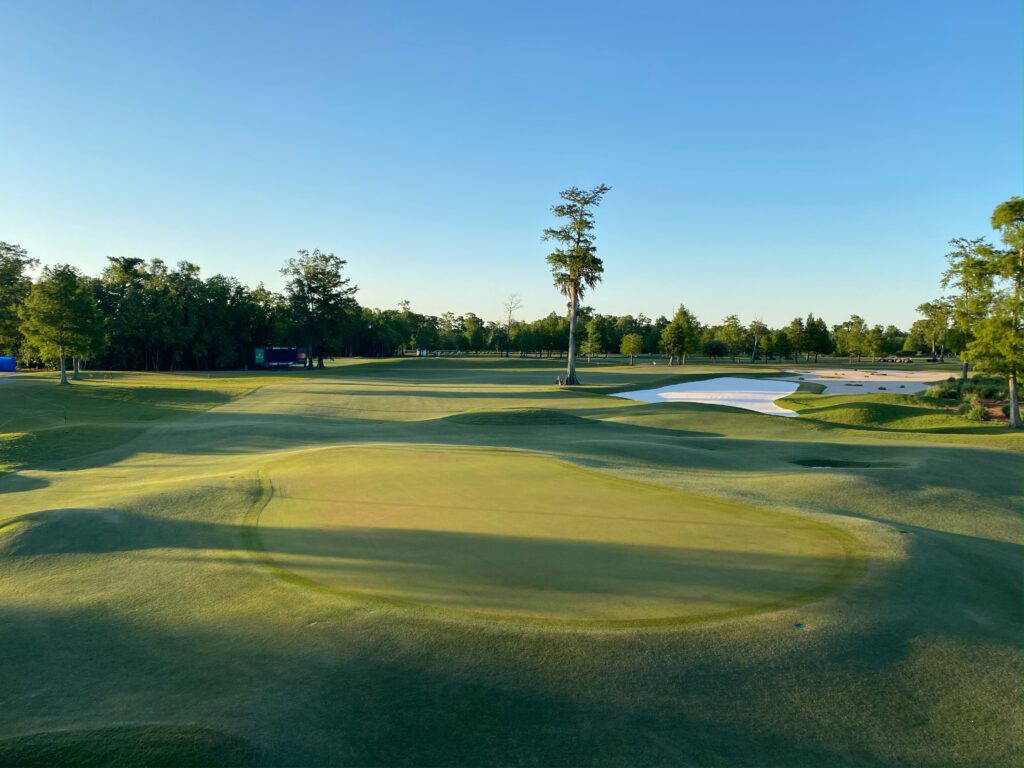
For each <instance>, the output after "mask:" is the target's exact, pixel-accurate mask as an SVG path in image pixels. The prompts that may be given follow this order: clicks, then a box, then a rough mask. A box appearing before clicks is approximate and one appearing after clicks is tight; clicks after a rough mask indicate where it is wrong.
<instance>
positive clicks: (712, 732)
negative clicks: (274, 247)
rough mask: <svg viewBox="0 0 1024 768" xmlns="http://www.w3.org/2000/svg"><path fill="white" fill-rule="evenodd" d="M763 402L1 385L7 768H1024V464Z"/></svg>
mask: <svg viewBox="0 0 1024 768" xmlns="http://www.w3.org/2000/svg"><path fill="white" fill-rule="evenodd" d="M773 370H777V369H770V368H769V369H768V370H766V369H765V366H763V365H757V366H740V365H735V366H734V365H731V364H730V365H724V366H717V367H716V366H710V365H700V366H692V367H691V366H689V365H688V366H686V367H685V368H683V367H678V368H673V369H672V370H671V371H668V370H666V369H665V368H664V367H663V366H660V365H659V366H650V365H647V366H641V365H636V366H633V367H630V366H627V365H610V364H609V365H605V364H601V365H598V364H596V361H595V364H594V365H592V366H589V367H588V366H586V365H584V366H583V367H582V368H581V372H580V375H581V378H582V379H583V383H584V387H582V388H581V389H579V390H574V389H569V388H564V387H558V386H556V385H555V384H554V377H555V375H556V372H557V371H558V361H557V360H552V361H547V360H546V359H545V360H537V359H527V360H520V359H515V358H513V359H510V360H487V359H481V360H475V359H456V360H444V359H442V360H423V359H406V360H388V361H354V362H351V363H349V362H347V361H346V362H345V363H344V364H342V363H340V362H339V364H338V365H336V366H333V367H331V368H328V369H327V370H326V371H323V372H316V371H314V372H305V373H304V372H299V371H292V372H281V373H275V374H238V375H232V376H223V377H207V376H191V375H185V374H125V375H106V374H96V375H89V376H88V377H87V378H86V379H85V380H84V381H81V382H76V383H74V384H73V385H72V386H69V387H65V388H58V387H56V386H55V385H54V383H53V379H52V377H47V376H42V375H34V374H33V375H29V376H21V375H19V376H17V377H15V378H13V379H9V380H6V381H4V382H3V383H2V384H0V405H2V414H3V415H2V416H0V420H2V421H3V426H0V430H2V434H0V441H2V445H3V446H4V447H3V449H2V450H3V451H4V453H3V456H2V462H3V464H4V465H5V467H6V468H7V471H6V472H4V473H2V474H0V643H2V645H3V647H4V649H5V661H4V664H3V665H0V699H2V704H3V706H2V708H0V763H6V764H33V761H35V764H52V763H53V762H54V758H53V757H52V756H54V755H56V756H59V758H60V759H59V760H57V762H60V763H65V764H72V765H112V764H149V765H166V764H193V765H199V764H210V765H243V764H266V765H283V764H287V765H340V764H347V765H394V764H421V765H422V764H433V765H447V764H453V763H458V764H475V765H509V764H526V763H533V764H540V763H544V764H562V765H566V764H615V765H624V764H629V765H682V764H689V765H714V764H757V765H764V764H771V765H897V764H901V765H906V764H917V765H923V764H929V765H936V764H942V765H1012V764H1017V763H1019V761H1020V758H1021V740H1020V733H1021V725H1022V722H1021V706H1020V703H1021V693H1022V691H1021V682H1020V674H1019V671H1020V667H1021V662H1022V659H1024V657H1022V654H1021V637H1022V633H1024V616H1022V613H1024V609H1022V604H1024V602H1022V595H1021V585H1022V583H1024V579H1022V577H1024V567H1022V558H1021V554H1022V552H1021V521H1020V510H1021V508H1022V507H1024V488H1022V486H1021V483H1020V477H1021V475H1020V461H1021V455H1020V452H1019V448H1020V445H1019V438H1016V437H1014V436H1012V435H1008V434H1007V430H1005V428H1003V427H998V426H993V425H979V424H976V423H972V422H969V421H966V420H965V419H962V418H960V417H958V416H955V415H953V414H950V413H948V412H947V411H946V410H945V409H944V408H943V407H942V405H941V404H940V403H936V402H935V401H932V400H930V399H928V398H922V397H903V396H896V395H870V396H848V397H845V396H844V397H835V396H828V397H825V396H819V395H815V394H814V393H813V392H811V391H808V389H810V388H806V389H805V390H804V391H800V392H797V393H796V394H794V395H793V396H792V397H790V398H788V399H787V400H786V401H785V403H786V404H787V406H786V407H789V408H792V409H794V410H798V411H800V413H801V415H800V416H799V417H797V418H790V419H783V418H777V417H772V416H764V415H759V414H756V413H751V412H743V411H739V410H737V409H732V408H723V407H716V406H704V405H693V404H641V403H632V402H628V401H623V400H620V399H617V398H612V397H608V396H607V394H606V393H607V392H609V391H614V390H621V389H623V388H641V387H653V386H661V385H662V384H663V383H668V382H670V381H681V380H685V377H692V376H703V377H707V376H716V375H737V374H739V375H749V374H754V375H770V374H771V373H772V372H773ZM65 412H66V413H67V420H68V421H67V424H66V425H65V423H64V418H65V416H64V414H65ZM652 625H653V626H652Z"/></svg>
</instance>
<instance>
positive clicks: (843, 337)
mask: <svg viewBox="0 0 1024 768" xmlns="http://www.w3.org/2000/svg"><path fill="white" fill-rule="evenodd" d="M832 331H833V333H832V335H833V338H834V339H835V349H836V352H837V353H839V354H845V355H848V356H849V358H850V362H851V363H852V362H853V358H854V356H855V355H856V357H857V362H860V359H861V355H863V354H864V352H865V350H866V349H867V347H868V324H867V323H865V322H864V318H862V317H861V316H860V315H850V319H849V320H847V321H846V322H845V323H841V324H839V325H837V326H835V327H834V328H833V329H832Z"/></svg>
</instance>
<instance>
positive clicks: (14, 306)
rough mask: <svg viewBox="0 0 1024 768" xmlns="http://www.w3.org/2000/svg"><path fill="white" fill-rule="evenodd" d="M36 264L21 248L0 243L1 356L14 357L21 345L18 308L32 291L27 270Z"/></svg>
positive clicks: (37, 261) (36, 260) (36, 261)
mask: <svg viewBox="0 0 1024 768" xmlns="http://www.w3.org/2000/svg"><path fill="white" fill-rule="evenodd" d="M38 264H39V260H38V259H33V258H30V257H29V255H28V251H26V250H25V249H24V248H22V247H21V246H20V245H13V244H11V243H5V242H3V241H0V354H2V355H16V354H18V350H19V347H20V346H21V341H22V333H21V329H20V327H19V324H20V321H19V318H18V308H19V307H21V305H22V304H23V303H24V301H25V299H26V298H27V297H28V294H29V291H30V290H31V289H32V280H31V279H30V278H29V276H28V270H30V269H32V268H33V267H35V266H37V265H38Z"/></svg>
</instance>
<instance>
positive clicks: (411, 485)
mask: <svg viewBox="0 0 1024 768" xmlns="http://www.w3.org/2000/svg"><path fill="white" fill-rule="evenodd" d="M266 491H267V493H266V494H265V506H263V508H262V510H261V511H260V512H259V515H258V527H256V528H255V529H251V530H254V531H255V536H253V541H254V544H255V545H256V547H257V548H258V549H259V550H261V553H260V556H261V557H262V558H264V559H265V560H266V561H268V562H269V563H271V564H272V565H273V566H274V567H275V568H279V569H283V570H284V571H285V572H287V574H288V577H289V578H290V579H291V580H292V581H298V582H299V583H302V584H305V585H307V586H313V587H316V588H318V589H327V590H332V591H337V592H339V593H342V594H344V595H347V596H350V597H359V598H365V599H372V600H378V601H383V602H386V603H390V604H398V605H406V606H418V607H422V608H427V609H430V610H434V611H443V612H450V613H457V614H463V615H466V614H470V615H473V616H477V617H486V618H491V619H505V620H513V621H533V622H546V623H569V624H588V625H604V626H635V625H643V624H662V623H664V624H668V623H682V622H692V621H702V620H706V619H712V618H723V617H726V616H736V615H742V614H749V613H755V612H760V611H764V610H770V609H775V608H780V607H784V606H788V605H793V604H795V603H799V602H802V601H806V600H810V599H814V598H816V597H819V596H821V595H823V594H825V593H827V592H828V591H830V590H832V589H835V588H836V587H838V586H840V585H841V584H843V583H844V582H845V581H846V580H848V579H849V578H850V577H851V576H852V575H853V574H855V573H856V572H857V570H858V568H859V561H860V557H859V554H858V553H859V547H858V546H857V543H856V541H855V540H854V539H852V538H851V537H850V536H848V535H847V534H845V533H843V532H841V531H839V530H838V529H835V528H832V527H830V526H826V525H821V524H818V523H814V522H810V521H808V520H805V519H802V518H798V517H795V516H791V515H786V514H782V513H778V512H773V511H771V510H765V509H760V508H754V507H750V506H745V505H740V504H736V503H731V502H726V501H721V500H717V499H711V498H707V497H702V496H696V495H690V494H685V493H681V492H679V491H674V490H670V489H665V488H662V487H659V486H654V485H647V484H643V483H636V482H630V481H624V480H620V479H617V478H614V477H610V476H608V475H605V474H603V473H599V472H595V471H591V470H585V469H580V468H577V467H575V466H573V465H569V464H566V463H563V462H560V461H555V460H552V459H548V458H544V457H541V456H537V455H534V454H525V453H518V452H510V451H497V450H463V449H441V448H436V447H429V448H427V447H424V448H419V449H417V448H385V447H379V448H378V447H375V448H363V447H360V448H344V449H332V450H322V451H314V452H306V453H302V454H298V455H295V456H291V457H289V458H287V459H284V460H281V461H279V462H277V463H276V464H274V465H272V466H270V467H268V469H267V488H266ZM253 522H255V521H253Z"/></svg>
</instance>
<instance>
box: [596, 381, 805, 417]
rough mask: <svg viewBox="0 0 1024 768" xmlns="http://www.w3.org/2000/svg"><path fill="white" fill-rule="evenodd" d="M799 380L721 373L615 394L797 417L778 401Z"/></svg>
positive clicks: (791, 392) (629, 397)
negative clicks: (705, 377)
mask: <svg viewBox="0 0 1024 768" xmlns="http://www.w3.org/2000/svg"><path fill="white" fill-rule="evenodd" d="M798 386H799V383H798V382H796V381H776V380H774V379H740V378H737V377H735V376H721V377H719V378H716V379H703V380H702V381H688V382H686V383H684V384H672V385H670V386H667V387H659V388H658V389H638V390H636V391H634V392H619V393H618V394H616V395H613V396H614V397H623V398H625V399H627V400H637V401H639V402H641V403H704V404H706V405H728V406H731V407H733V408H744V409H746V410H748V411H757V412H758V413H767V414H770V415H772V416H796V415H797V413H796V411H791V410H789V409H787V408H782V407H780V406H778V405H776V404H775V401H776V400H778V399H779V398H780V397H785V396H786V395H791V394H793V393H794V392H796V390H797V387H798Z"/></svg>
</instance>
